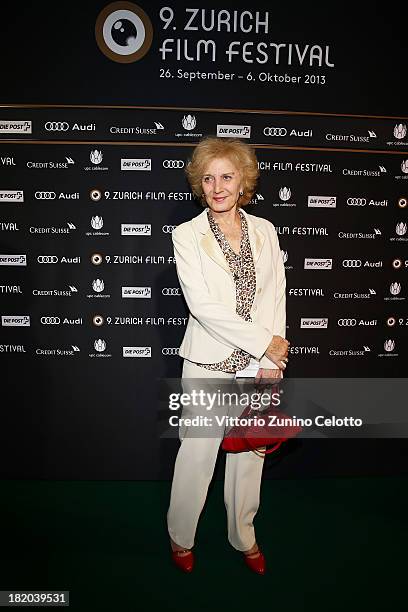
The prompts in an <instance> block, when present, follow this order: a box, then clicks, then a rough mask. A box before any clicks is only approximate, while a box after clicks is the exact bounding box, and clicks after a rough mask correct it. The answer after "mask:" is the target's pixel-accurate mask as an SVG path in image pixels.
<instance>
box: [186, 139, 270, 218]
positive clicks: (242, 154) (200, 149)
mask: <svg viewBox="0 0 408 612" xmlns="http://www.w3.org/2000/svg"><path fill="white" fill-rule="evenodd" d="M220 157H226V158H227V159H229V160H230V161H231V162H232V163H233V164H234V165H235V166H236V168H237V169H238V170H239V171H240V173H241V178H242V191H243V195H240V196H239V198H238V201H237V206H238V207H240V206H245V205H246V204H248V202H250V200H251V199H252V196H253V194H254V192H255V188H256V183H257V180H258V177H259V169H258V160H257V158H256V155H255V151H254V150H253V149H252V148H251V147H250V146H249V145H248V144H247V143H244V142H242V141H241V140H238V139H237V138H216V137H215V136H208V137H207V138H204V139H203V140H201V142H199V144H198V145H197V146H196V148H195V149H194V151H193V155H192V157H191V160H190V161H189V162H188V164H187V166H186V175H187V179H188V182H189V183H190V187H191V189H192V191H193V193H194V195H195V196H196V197H197V198H199V199H200V200H201V203H202V205H203V206H206V201H205V199H204V197H203V196H204V193H203V188H202V185H201V181H202V178H203V176H204V169H205V167H206V166H207V165H208V163H209V162H210V161H212V160H213V159H217V158H220Z"/></svg>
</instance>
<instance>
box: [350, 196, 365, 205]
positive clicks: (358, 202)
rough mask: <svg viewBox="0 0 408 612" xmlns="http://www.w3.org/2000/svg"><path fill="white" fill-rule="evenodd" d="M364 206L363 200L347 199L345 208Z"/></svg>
mask: <svg viewBox="0 0 408 612" xmlns="http://www.w3.org/2000/svg"><path fill="white" fill-rule="evenodd" d="M366 204H367V200H366V199H365V198H347V206H365V205H366Z"/></svg>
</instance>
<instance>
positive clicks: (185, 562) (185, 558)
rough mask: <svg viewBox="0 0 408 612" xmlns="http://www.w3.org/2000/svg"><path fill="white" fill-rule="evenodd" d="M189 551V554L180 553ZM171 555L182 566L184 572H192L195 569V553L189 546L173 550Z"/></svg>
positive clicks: (179, 566)
mask: <svg viewBox="0 0 408 612" xmlns="http://www.w3.org/2000/svg"><path fill="white" fill-rule="evenodd" d="M184 552H188V553H189V554H188V555H179V554H178V553H184ZM171 557H172V559H173V561H174V563H175V564H176V565H177V567H178V568H180V569H181V570H182V571H183V572H187V573H190V572H192V571H193V567H194V555H193V552H192V551H191V550H188V548H183V549H182V550H172V551H171Z"/></svg>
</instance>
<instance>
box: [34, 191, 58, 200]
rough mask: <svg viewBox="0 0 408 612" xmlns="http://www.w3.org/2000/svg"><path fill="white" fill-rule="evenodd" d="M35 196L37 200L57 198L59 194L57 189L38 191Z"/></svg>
mask: <svg viewBox="0 0 408 612" xmlns="http://www.w3.org/2000/svg"><path fill="white" fill-rule="evenodd" d="M34 197H35V199H36V200H55V198H56V197H57V194H56V193H55V191H36V192H35V194H34Z"/></svg>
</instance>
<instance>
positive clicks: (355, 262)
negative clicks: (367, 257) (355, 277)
mask: <svg viewBox="0 0 408 612" xmlns="http://www.w3.org/2000/svg"><path fill="white" fill-rule="evenodd" d="M361 265H362V264H361V259H343V268H361Z"/></svg>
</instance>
